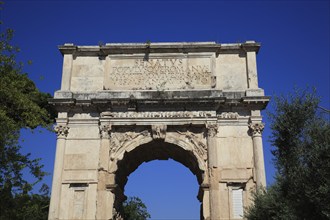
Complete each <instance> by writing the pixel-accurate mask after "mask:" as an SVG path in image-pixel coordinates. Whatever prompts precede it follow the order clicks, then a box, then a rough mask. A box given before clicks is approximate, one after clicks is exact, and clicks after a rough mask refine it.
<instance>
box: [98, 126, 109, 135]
mask: <svg viewBox="0 0 330 220" xmlns="http://www.w3.org/2000/svg"><path fill="white" fill-rule="evenodd" d="M99 129H100V137H101V138H110V131H111V124H103V125H100V126H99Z"/></svg>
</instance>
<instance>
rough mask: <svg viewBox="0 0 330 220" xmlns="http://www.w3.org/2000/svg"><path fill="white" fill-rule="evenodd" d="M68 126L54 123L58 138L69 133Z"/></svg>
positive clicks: (64, 136)
mask: <svg viewBox="0 0 330 220" xmlns="http://www.w3.org/2000/svg"><path fill="white" fill-rule="evenodd" d="M69 129H70V128H69V127H68V126H67V125H56V126H54V131H55V133H56V135H57V137H58V138H66V137H67V136H68V134H69Z"/></svg>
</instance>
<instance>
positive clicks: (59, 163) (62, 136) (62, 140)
mask: <svg viewBox="0 0 330 220" xmlns="http://www.w3.org/2000/svg"><path fill="white" fill-rule="evenodd" d="M59 115H60V114H59ZM56 121H57V125H56V126H55V127H54V130H55V132H56V134H57V144H56V154H55V164H54V174H53V183H52V196H51V200H50V206H49V216H48V219H49V220H54V219H59V209H60V199H61V186H62V174H63V163H64V153H65V144H66V138H67V136H68V133H69V127H68V126H67V118H57V120H56Z"/></svg>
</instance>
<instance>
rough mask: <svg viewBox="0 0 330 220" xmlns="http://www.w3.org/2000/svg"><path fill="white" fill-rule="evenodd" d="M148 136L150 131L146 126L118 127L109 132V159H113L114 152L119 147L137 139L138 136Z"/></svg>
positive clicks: (123, 146)
mask: <svg viewBox="0 0 330 220" xmlns="http://www.w3.org/2000/svg"><path fill="white" fill-rule="evenodd" d="M148 136H150V132H149V131H148V130H147V129H146V128H135V129H132V130H127V129H126V128H118V129H116V130H115V131H113V133H112V134H111V139H110V159H111V160H114V159H115V157H114V155H115V153H116V152H117V151H119V149H121V148H125V147H126V146H128V145H130V144H132V143H133V142H135V141H138V139H140V138H144V137H148Z"/></svg>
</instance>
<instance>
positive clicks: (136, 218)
mask: <svg viewBox="0 0 330 220" xmlns="http://www.w3.org/2000/svg"><path fill="white" fill-rule="evenodd" d="M123 210H124V219H125V220H146V219H147V218H150V217H151V216H150V214H149V213H148V211H147V207H146V205H145V204H144V203H143V202H142V201H141V199H140V198H138V197H129V198H128V199H127V200H126V201H125V202H124V205H123Z"/></svg>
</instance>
